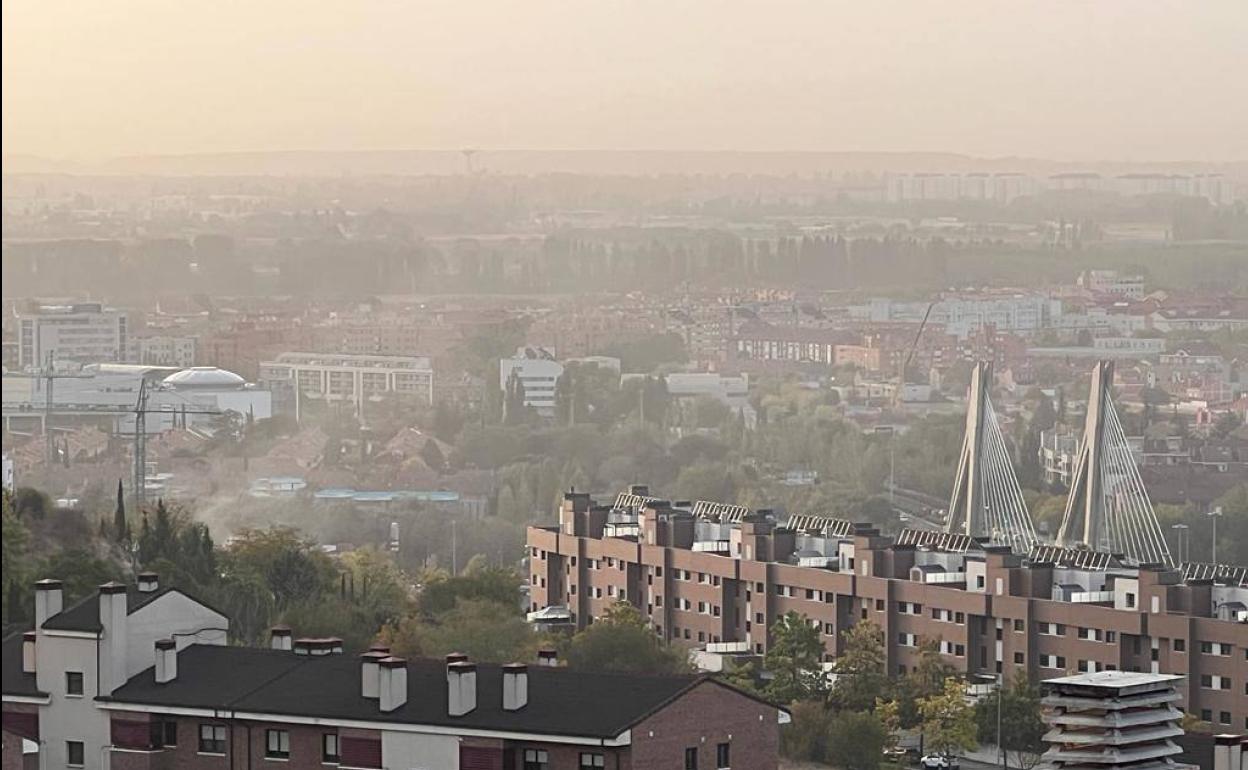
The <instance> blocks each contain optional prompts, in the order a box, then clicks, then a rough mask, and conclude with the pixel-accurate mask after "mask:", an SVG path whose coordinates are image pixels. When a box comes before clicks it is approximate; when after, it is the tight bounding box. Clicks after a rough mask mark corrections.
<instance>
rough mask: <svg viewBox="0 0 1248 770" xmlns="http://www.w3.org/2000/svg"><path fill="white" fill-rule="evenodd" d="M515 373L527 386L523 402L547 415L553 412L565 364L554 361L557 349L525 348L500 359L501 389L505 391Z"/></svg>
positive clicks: (499, 383)
mask: <svg viewBox="0 0 1248 770" xmlns="http://www.w3.org/2000/svg"><path fill="white" fill-rule="evenodd" d="M513 372H514V373H515V375H516V376H517V377H519V378H520V384H521V385H523V386H524V405H525V406H530V407H533V408H534V409H536V410H537V411H538V414H541V415H544V416H550V415H552V414H554V413H555V384H556V383H557V382H559V377H560V375H562V374H563V364H561V363H559V362H558V361H556V360H555V352H554V351H553V350H551V349H549V348H535V347H523V348H520V349H518V350H517V351H516V355H515V356H514V357H513V358H504V359H502V360H501V361H499V362H498V386H499V388H501V389H503V390H506V388H507V381H508V380H510V379H511V375H512V373H513Z"/></svg>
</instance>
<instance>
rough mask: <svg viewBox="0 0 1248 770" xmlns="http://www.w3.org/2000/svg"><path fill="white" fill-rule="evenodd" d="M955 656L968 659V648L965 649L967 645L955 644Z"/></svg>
mask: <svg viewBox="0 0 1248 770" xmlns="http://www.w3.org/2000/svg"><path fill="white" fill-rule="evenodd" d="M953 654H954V655H956V656H957V657H959V658H965V657H966V647H965V645H961V644H955V645H954V646H953Z"/></svg>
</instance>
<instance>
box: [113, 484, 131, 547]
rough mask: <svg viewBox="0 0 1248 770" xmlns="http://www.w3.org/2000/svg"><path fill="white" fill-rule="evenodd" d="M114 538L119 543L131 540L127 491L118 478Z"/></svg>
mask: <svg viewBox="0 0 1248 770" xmlns="http://www.w3.org/2000/svg"><path fill="white" fill-rule="evenodd" d="M113 539H115V540H116V541H117V542H118V543H129V542H130V525H129V524H127V523H126V493H125V489H124V488H122V486H121V479H117V507H116V508H115V509H114V510H113Z"/></svg>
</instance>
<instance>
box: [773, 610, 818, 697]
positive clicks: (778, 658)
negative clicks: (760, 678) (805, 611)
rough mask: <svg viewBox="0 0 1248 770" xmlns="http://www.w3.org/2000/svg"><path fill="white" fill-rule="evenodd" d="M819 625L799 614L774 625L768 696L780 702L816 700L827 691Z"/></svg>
mask: <svg viewBox="0 0 1248 770" xmlns="http://www.w3.org/2000/svg"><path fill="white" fill-rule="evenodd" d="M819 633H820V628H819V627H818V625H815V626H812V625H811V624H810V620H809V618H807V617H806V616H805V615H799V614H797V613H796V612H792V611H790V612H787V613H785V614H784V615H781V616H780V617H779V618H777V619H776V621H775V622H773V623H772V624H771V637H772V641H771V644H769V645H768V647H767V654H766V656H764V658H763V668H764V669H765V670H766V671H767V672H768V673H769V674H771V676H772V679H771V682H769V683H768V685H767V687H766V693H767V696H768V697H769V698H770V699H771V700H773V701H775V702H777V703H793V702H794V701H799V700H813V699H815V698H820V697H823V696H824V695H825V694H826V692H827V679H826V678H825V677H824V675H823V670H822V668H821V665H820V664H821V662H822V660H823V652H824V648H823V640H822V639H821V638H820V636H819Z"/></svg>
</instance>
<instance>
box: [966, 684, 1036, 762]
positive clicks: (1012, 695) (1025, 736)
mask: <svg viewBox="0 0 1248 770" xmlns="http://www.w3.org/2000/svg"><path fill="white" fill-rule="evenodd" d="M998 720H999V724H1000V747H1001V748H1003V749H1004V750H1005V764H1006V767H1007V768H1009V767H1011V766H1013V767H1018V768H1022V770H1031V768H1033V767H1035V766H1036V765H1037V764H1039V762H1040V757H1041V755H1042V754H1043V753H1044V749H1045V745H1044V733H1045V725H1044V720H1042V719H1041V718H1040V688H1039V687H1037V686H1036V685H1034V684H1032V683H1031V681H1030V680H1029V679H1028V678H1027V675H1026V674H1023V673H1020V674H1019V675H1018V676H1016V677H1015V678H1014V681H1013V682H1012V683H1011V684H1010V686H1009V687H1007V688H1005V689H1004V690H1002V689H997V690H994V691H993V692H992V694H991V695H989V696H988V697H987V698H982V699H980V701H979V702H978V703H976V704H975V723H976V733H977V737H978V740H979V742H980V743H989V744H994V745H995V744H997V729H998Z"/></svg>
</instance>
